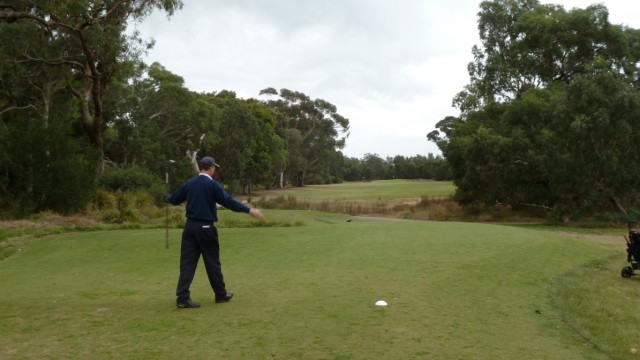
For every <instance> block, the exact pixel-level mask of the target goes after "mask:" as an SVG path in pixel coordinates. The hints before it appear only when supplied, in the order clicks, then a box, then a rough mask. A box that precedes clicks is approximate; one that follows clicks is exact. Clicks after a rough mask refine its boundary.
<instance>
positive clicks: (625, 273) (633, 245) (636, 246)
mask: <svg viewBox="0 0 640 360" xmlns="http://www.w3.org/2000/svg"><path fill="white" fill-rule="evenodd" d="M624 239H625V240H626V241H627V262H628V263H629V265H628V266H625V267H623V268H622V272H621V274H622V277H625V278H628V277H631V276H633V275H636V274H635V273H634V270H638V268H640V232H638V231H634V230H631V225H629V237H628V238H627V237H626V236H625V237H624Z"/></svg>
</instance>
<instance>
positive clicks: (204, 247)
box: [165, 156, 263, 309]
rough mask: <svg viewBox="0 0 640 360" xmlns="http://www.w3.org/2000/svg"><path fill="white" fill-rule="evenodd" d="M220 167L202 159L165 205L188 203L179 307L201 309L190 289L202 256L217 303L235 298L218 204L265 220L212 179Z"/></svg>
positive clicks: (207, 157)
mask: <svg viewBox="0 0 640 360" xmlns="http://www.w3.org/2000/svg"><path fill="white" fill-rule="evenodd" d="M218 167H220V165H218V164H216V161H215V160H214V159H213V158H212V157H210V156H205V157H203V158H202V159H201V160H200V162H199V163H198V168H199V169H200V173H199V174H198V175H197V176H195V177H193V178H191V179H190V180H188V181H187V182H186V183H184V184H183V185H182V186H180V188H178V190H176V192H174V193H173V194H171V195H167V197H166V198H165V201H166V202H168V203H171V204H174V205H179V204H181V203H183V202H184V201H186V202H187V205H186V217H187V222H186V224H185V226H184V230H183V232H182V247H181V249H180V278H179V280H178V287H177V289H176V296H177V300H176V305H177V306H178V308H182V309H184V308H197V307H200V304H199V303H196V302H193V301H192V300H191V292H190V291H189V287H190V286H191V282H192V281H193V276H194V275H195V272H196V267H197V266H198V261H199V260H200V255H201V254H202V258H203V259H204V265H205V268H206V270H207V276H208V277H209V283H210V284H211V288H212V289H213V292H214V294H215V301H216V302H217V303H221V302H227V301H229V300H231V298H232V297H233V293H232V292H228V291H227V288H226V287H225V284H224V278H223V275H222V266H221V264H220V258H219V257H220V244H219V243H218V230H217V229H216V227H215V222H216V221H218V215H217V211H216V204H220V205H222V206H224V207H226V208H227V209H229V210H233V211H236V212H246V213H248V214H249V215H251V216H252V217H254V218H256V219H258V220H260V219H262V218H263V214H262V212H261V211H260V210H258V209H250V208H249V207H247V206H246V205H244V204H243V203H241V202H239V201H237V200H235V199H233V198H232V197H231V196H230V195H229V194H227V193H226V192H225V191H224V189H222V186H221V185H220V184H219V183H218V182H217V181H215V180H213V178H212V176H213V174H214V173H215V171H216V168H218Z"/></svg>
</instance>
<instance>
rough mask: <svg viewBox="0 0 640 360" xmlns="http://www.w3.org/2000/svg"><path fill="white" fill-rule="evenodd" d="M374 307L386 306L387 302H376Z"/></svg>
mask: <svg viewBox="0 0 640 360" xmlns="http://www.w3.org/2000/svg"><path fill="white" fill-rule="evenodd" d="M376 306H387V302H386V301H384V300H378V301H376Z"/></svg>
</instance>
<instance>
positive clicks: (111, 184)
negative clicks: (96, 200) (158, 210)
mask: <svg viewBox="0 0 640 360" xmlns="http://www.w3.org/2000/svg"><path fill="white" fill-rule="evenodd" d="M100 185H101V186H102V187H104V188H105V189H107V190H109V191H112V192H135V191H140V190H144V191H145V192H146V193H147V194H149V196H151V197H152V199H153V201H155V202H156V204H161V203H162V200H163V198H164V195H165V194H166V193H167V186H166V184H164V183H163V182H162V179H161V178H159V177H158V176H156V175H154V174H153V173H151V171H150V170H149V169H147V168H144V167H140V166H135V165H131V166H117V165H116V166H108V167H106V168H105V172H104V175H103V176H102V177H101V178H100ZM147 200H151V199H147Z"/></svg>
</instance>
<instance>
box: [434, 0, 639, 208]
mask: <svg viewBox="0 0 640 360" xmlns="http://www.w3.org/2000/svg"><path fill="white" fill-rule="evenodd" d="M480 7H481V11H480V13H479V17H478V29H479V32H480V39H481V42H482V46H474V48H473V51H472V52H473V57H474V59H473V62H471V63H470V64H469V66H468V70H469V75H470V83H469V84H468V85H467V86H465V88H464V89H463V90H462V91H461V92H460V93H459V94H458V95H457V96H456V97H455V98H454V105H455V106H456V107H457V108H458V109H459V110H460V112H461V114H460V116H459V117H447V118H445V119H443V120H442V121H440V122H438V123H437V124H436V128H437V129H436V130H435V131H433V132H432V133H430V134H429V135H428V136H427V137H428V138H429V139H430V140H432V141H435V142H436V143H437V144H438V146H439V148H440V149H441V150H442V153H443V155H444V156H445V157H446V159H447V161H448V163H449V164H450V166H451V170H452V176H453V179H454V182H455V183H456V185H457V192H456V197H457V199H458V200H459V201H460V202H461V203H465V204H489V205H491V204H495V203H496V202H498V203H506V204H510V205H512V206H514V207H519V206H520V207H521V206H536V207H540V208H545V209H550V210H554V211H553V212H552V213H551V214H553V215H554V216H558V217H564V216H567V215H569V216H570V215H580V213H583V214H584V213H593V212H596V211H600V210H603V209H609V208H617V209H619V210H621V211H622V212H626V210H625V206H633V205H638V203H637V196H636V195H637V189H638V188H639V187H638V185H640V184H639V182H638V179H639V178H640V172H639V171H638V170H637V167H633V166H629V163H632V162H634V161H637V158H638V155H637V151H635V148H636V146H635V145H634V142H636V140H635V139H634V135H633V134H634V133H637V132H638V131H640V118H639V117H638V116H637V114H638V111H639V109H640V98H639V87H638V86H639V85H640V83H639V81H638V79H639V73H640V32H639V31H638V30H636V29H631V28H627V27H625V26H620V25H613V24H611V23H609V21H608V12H607V9H606V7H604V6H603V5H593V6H589V7H587V8H585V9H573V10H571V11H566V10H565V9H564V8H563V7H562V6H558V5H553V4H540V3H539V2H538V1H537V0H494V1H483V2H482V3H481V5H480ZM634 197H635V200H634ZM634 202H635V204H634ZM625 204H626V205H625Z"/></svg>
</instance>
